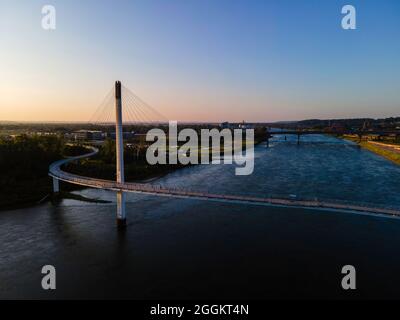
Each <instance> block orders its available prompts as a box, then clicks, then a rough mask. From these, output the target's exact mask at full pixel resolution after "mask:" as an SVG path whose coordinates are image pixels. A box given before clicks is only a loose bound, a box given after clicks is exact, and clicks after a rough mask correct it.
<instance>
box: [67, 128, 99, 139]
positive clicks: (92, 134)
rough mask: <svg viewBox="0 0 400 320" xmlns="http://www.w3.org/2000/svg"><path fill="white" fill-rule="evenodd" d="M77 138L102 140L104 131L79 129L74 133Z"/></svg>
mask: <svg viewBox="0 0 400 320" xmlns="http://www.w3.org/2000/svg"><path fill="white" fill-rule="evenodd" d="M72 137H73V138H74V139H75V140H102V139H103V132H101V131H96V130H78V131H75V132H73V133H72Z"/></svg>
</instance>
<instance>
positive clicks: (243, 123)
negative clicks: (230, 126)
mask: <svg viewBox="0 0 400 320" xmlns="http://www.w3.org/2000/svg"><path fill="white" fill-rule="evenodd" d="M238 128H239V129H242V130H246V129H253V128H254V126H253V125H252V124H249V123H246V122H244V121H243V122H242V123H239V125H238Z"/></svg>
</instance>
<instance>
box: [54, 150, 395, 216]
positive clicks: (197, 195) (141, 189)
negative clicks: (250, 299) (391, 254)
mask: <svg viewBox="0 0 400 320" xmlns="http://www.w3.org/2000/svg"><path fill="white" fill-rule="evenodd" d="M91 149H92V150H93V151H92V152H91V153H88V154H84V155H81V156H77V157H70V158H67V159H63V160H59V161H56V162H54V163H52V164H51V165H50V167H49V176H51V177H53V178H54V179H57V180H61V181H65V182H68V183H72V184H77V185H82V186H86V187H90V188H98V189H106V190H112V191H122V192H132V193H143V194H149V195H156V196H164V197H173V198H191V199H197V200H207V201H218V202H229V203H244V204H252V205H263V206H271V205H273V206H285V207H288V206H290V207H298V208H315V209H329V210H340V211H353V212H363V213H370V214H381V215H390V216H397V217H400V211H399V210H396V209H389V208H383V207H382V208H381V207H370V206H364V205H357V204H348V203H346V202H336V201H332V202H329V201H319V200H297V199H278V198H262V197H251V196H241V195H225V194H214V193H207V192H199V191H188V190H184V189H173V188H165V187H162V186H157V185H150V184H144V183H131V182H125V183H117V182H116V181H111V180H102V179H95V178H89V177H83V176H79V175H75V174H72V173H68V172H65V171H62V170H61V166H62V165H63V164H66V163H68V162H71V161H75V160H79V159H83V158H87V157H90V156H93V155H95V154H97V153H98V149H96V148H94V147H91Z"/></svg>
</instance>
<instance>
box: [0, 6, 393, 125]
mask: <svg viewBox="0 0 400 320" xmlns="http://www.w3.org/2000/svg"><path fill="white" fill-rule="evenodd" d="M45 4H51V5H54V6H55V8H56V14H57V17H56V18H57V20H56V22H57V24H56V30H54V31H45V30H43V29H42V27H41V19H42V13H41V9H42V6H43V5H45ZM345 4H352V5H354V6H355V7H356V9H357V30H343V29H342V28H341V19H342V17H343V15H342V14H341V8H342V6H343V5H345ZM0 44H1V47H0V48H1V50H0V120H17V121H19V120H24V121H87V120H89V119H90V118H91V116H92V115H93V113H94V112H95V110H96V108H97V107H98V105H99V104H100V103H101V101H102V99H103V98H104V96H105V95H106V94H107V92H108V91H109V90H110V88H111V87H112V85H113V83H114V81H115V80H121V81H122V83H123V84H124V85H125V86H126V87H128V88H129V89H131V90H132V91H133V92H135V93H136V94H137V95H138V96H140V97H141V98H142V99H143V100H145V101H146V102H148V103H149V104H150V105H151V106H153V107H154V108H155V109H157V110H158V111H159V112H161V113H162V114H163V115H165V116H166V117H167V118H168V119H171V120H178V121H241V120H246V121H278V120H297V119H306V118H347V117H389V116H400V1H398V0H359V1H356V0H350V1H338V0H324V1H321V0H279V1H278V0H276V1H272V0H259V1H256V0H141V1H115V0H114V1H111V0H110V1H99V0H96V1H94V0H85V1H82V0H80V1H77V0H64V1H54V0H46V1H36V0H26V1H24V0H19V1H15V0H0Z"/></svg>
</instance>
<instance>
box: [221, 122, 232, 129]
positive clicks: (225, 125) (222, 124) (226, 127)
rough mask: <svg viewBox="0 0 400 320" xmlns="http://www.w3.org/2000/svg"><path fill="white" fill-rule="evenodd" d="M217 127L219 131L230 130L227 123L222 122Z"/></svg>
mask: <svg viewBox="0 0 400 320" xmlns="http://www.w3.org/2000/svg"><path fill="white" fill-rule="evenodd" d="M219 127H220V128H221V129H230V128H231V125H230V123H229V122H222V123H221V124H220V125H219Z"/></svg>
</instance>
